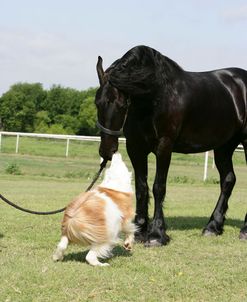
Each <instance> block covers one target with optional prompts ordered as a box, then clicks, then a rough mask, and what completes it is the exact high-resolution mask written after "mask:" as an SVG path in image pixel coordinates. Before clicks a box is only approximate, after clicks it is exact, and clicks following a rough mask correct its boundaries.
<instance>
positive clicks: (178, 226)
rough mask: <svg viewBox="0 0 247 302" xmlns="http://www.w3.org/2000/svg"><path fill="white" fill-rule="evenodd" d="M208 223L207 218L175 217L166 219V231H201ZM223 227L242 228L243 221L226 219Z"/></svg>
mask: <svg viewBox="0 0 247 302" xmlns="http://www.w3.org/2000/svg"><path fill="white" fill-rule="evenodd" d="M208 221H209V217H206V216H205V217H192V216H177V217H176V216H175V217H166V224H167V229H168V230H179V231H184V230H192V229H203V228H204V227H205V226H206V225H207V223H208ZM224 225H225V226H231V227H237V228H242V227H243V225H244V220H239V219H232V218H227V217H226V220H225V224H224Z"/></svg>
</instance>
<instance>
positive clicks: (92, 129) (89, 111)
mask: <svg viewBox="0 0 247 302" xmlns="http://www.w3.org/2000/svg"><path fill="white" fill-rule="evenodd" d="M96 118H97V112H96V107H95V104H94V97H92V96H91V97H88V98H86V99H85V100H84V101H83V103H82V104H81V108H80V113H79V117H78V119H79V122H80V130H79V134H85V135H95V134H97V133H98V129H97V127H96Z"/></svg>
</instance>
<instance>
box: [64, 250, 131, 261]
mask: <svg viewBox="0 0 247 302" xmlns="http://www.w3.org/2000/svg"><path fill="white" fill-rule="evenodd" d="M87 253H88V250H86V251H82V252H79V253H70V254H67V255H65V256H64V258H63V262H71V261H77V262H86V255H87ZM131 255H132V253H131V252H129V251H126V250H125V249H124V248H123V247H121V246H116V247H114V248H113V250H112V257H111V258H116V257H131Z"/></svg>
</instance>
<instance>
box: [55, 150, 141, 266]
mask: <svg viewBox="0 0 247 302" xmlns="http://www.w3.org/2000/svg"><path fill="white" fill-rule="evenodd" d="M132 197H133V193H132V187H131V173H130V172H129V171H128V169H127V167H126V165H125V163H124V162H123V161H122V157H121V155H120V154H119V153H116V154H114V155H113V157H112V161H111V165H110V167H109V168H108V169H107V170H106V172H105V176H104V180H103V182H102V183H101V184H100V185H99V186H98V187H96V188H95V189H94V190H92V191H89V192H86V193H82V194H80V195H79V196H78V197H76V198H75V199H74V200H72V201H71V203H70V204H69V205H68V206H67V208H66V210H65V213H64V218H63V221H62V238H61V240H60V242H59V244H58V246H57V249H56V251H55V253H54V255H53V260H54V261H58V260H62V259H63V256H64V252H65V250H66V248H67V246H68V244H69V243H78V244H82V245H84V246H90V250H89V252H88V254H87V256H86V261H87V262H88V263H89V264H91V265H94V266H96V265H99V266H106V265H109V264H108V263H101V262H100V261H99V260H98V258H108V257H110V256H111V250H112V249H113V247H114V246H115V245H116V244H117V243H118V242H119V233H120V232H121V231H123V232H124V233H125V236H126V237H125V241H124V248H125V249H127V250H131V249H132V247H133V243H134V232H135V230H136V228H135V225H134V224H133V223H132V219H133V218H134V209H133V200H132V199H133V198H132Z"/></svg>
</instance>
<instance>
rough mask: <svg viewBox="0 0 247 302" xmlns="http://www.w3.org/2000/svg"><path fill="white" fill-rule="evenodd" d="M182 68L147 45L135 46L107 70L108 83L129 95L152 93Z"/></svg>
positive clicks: (167, 82) (166, 83) (167, 83)
mask: <svg viewBox="0 0 247 302" xmlns="http://www.w3.org/2000/svg"><path fill="white" fill-rule="evenodd" d="M182 70H183V69H182V68H181V67H180V66H179V65H178V64H177V63H176V62H174V61H172V60H171V59H169V58H168V57H166V56H164V55H162V54H161V53H160V52H158V51H157V50H155V49H153V48H150V47H148V46H136V47H134V48H132V49H130V50H129V51H128V52H127V53H126V54H125V55H124V56H123V57H122V58H121V59H118V60H117V61H115V62H114V63H113V64H112V65H111V66H110V67H109V68H108V69H107V70H106V73H107V74H108V79H109V81H110V83H111V84H112V85H113V86H115V87H117V88H118V89H120V90H122V91H123V92H126V93H128V94H130V95H140V94H148V93H152V92H153V91H154V90H155V89H156V88H157V87H159V86H160V85H169V81H171V80H172V79H173V78H174V76H175V75H176V74H177V72H180V71H182Z"/></svg>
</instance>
